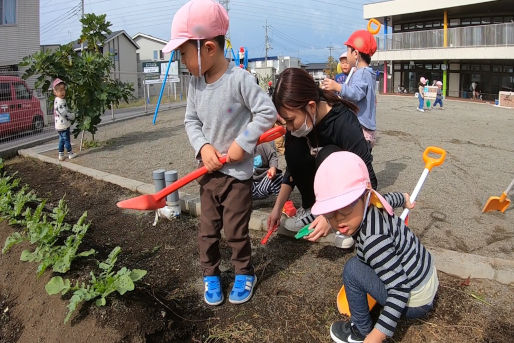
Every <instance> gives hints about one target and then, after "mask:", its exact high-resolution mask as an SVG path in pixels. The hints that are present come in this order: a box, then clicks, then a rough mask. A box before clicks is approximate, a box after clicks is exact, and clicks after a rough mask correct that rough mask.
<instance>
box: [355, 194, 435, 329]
mask: <svg viewBox="0 0 514 343" xmlns="http://www.w3.org/2000/svg"><path fill="white" fill-rule="evenodd" d="M384 198H385V199H386V200H387V202H388V203H389V204H391V206H392V207H393V208H395V207H401V206H403V205H404V203H405V198H404V196H403V194H402V193H388V194H385V195H384ZM357 257H358V258H359V259H360V260H362V261H363V262H364V263H366V264H368V265H369V266H370V267H371V268H373V269H374V271H375V272H376V274H377V275H378V277H379V278H380V280H382V281H383V282H384V285H385V288H386V290H387V299H386V303H385V306H384V309H383V311H382V313H381V314H380V316H379V318H378V321H377V323H376V324H375V328H376V329H378V330H380V331H381V332H383V333H384V334H386V335H387V336H389V337H390V336H392V335H393V332H394V330H395V328H396V324H397V322H398V319H400V317H401V316H402V313H403V312H404V310H405V307H406V306H407V301H408V300H409V296H410V292H411V290H413V289H415V288H417V287H418V286H421V285H423V284H424V283H426V282H427V281H428V278H429V277H430V275H431V274H430V271H431V270H432V268H433V266H432V264H433V261H432V256H431V255H430V253H429V252H428V251H427V250H426V249H425V247H424V246H423V244H421V242H420V240H419V239H418V238H417V237H416V236H415V235H414V233H413V232H412V231H411V230H410V229H409V228H408V227H407V226H405V223H404V222H403V221H402V220H401V219H400V217H397V216H396V215H393V216H390V215H389V214H388V213H387V212H386V211H385V210H383V209H379V208H377V207H375V206H373V205H370V206H369V207H368V210H367V212H366V216H365V218H364V220H363V222H362V224H361V226H360V231H359V233H358V236H357Z"/></svg>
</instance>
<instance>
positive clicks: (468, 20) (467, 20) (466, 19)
mask: <svg viewBox="0 0 514 343" xmlns="http://www.w3.org/2000/svg"><path fill="white" fill-rule="evenodd" d="M460 23H461V25H463V26H467V25H470V24H471V19H470V18H462V20H461V21H460Z"/></svg>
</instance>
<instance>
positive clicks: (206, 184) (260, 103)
mask: <svg viewBox="0 0 514 343" xmlns="http://www.w3.org/2000/svg"><path fill="white" fill-rule="evenodd" d="M228 24H229V20H228V14H227V12H226V10H225V9H224V8H223V7H222V6H221V5H220V4H219V3H218V2H215V1H212V0H192V1H189V2H188V3H186V4H185V5H184V6H182V7H181V8H180V9H179V10H178V11H177V13H176V14H175V16H174V17H173V23H172V25H171V40H170V41H169V42H168V44H167V45H166V46H165V47H164V49H163V52H164V53H167V52H170V51H172V50H175V49H178V50H179V51H180V54H181V57H182V62H183V63H185V65H186V67H187V69H188V70H189V72H190V73H191V74H192V76H193V77H192V78H191V81H190V83H189V92H188V94H189V96H188V98H187V108H186V115H185V121H184V123H185V128H186V132H187V135H188V137H189V141H190V143H191V145H192V146H193V148H194V150H195V157H196V158H197V159H198V160H200V161H201V162H202V163H203V164H204V165H205V166H206V167H207V169H208V170H209V174H207V175H205V176H203V177H202V178H200V179H199V183H200V201H201V208H202V214H201V216H200V228H199V232H198V245H199V251H200V264H201V267H202V270H203V276H204V278H203V281H204V284H205V292H204V300H205V302H206V303H207V304H209V305H219V304H221V303H222V302H223V300H224V295H223V290H222V287H221V280H220V270H219V265H220V260H221V256H220V251H219V240H220V238H221V228H223V229H224V232H225V239H226V241H227V244H228V245H229V246H230V248H231V249H232V258H231V261H232V264H233V265H234V269H235V274H236V276H235V282H234V285H233V288H232V291H231V292H230V296H229V301H230V302H231V303H235V304H240V303H244V302H246V301H248V300H250V298H251V296H252V294H253V290H254V286H255V283H256V282H257V278H256V276H255V273H254V268H253V265H252V261H251V255H252V251H251V244H250V236H249V233H248V222H249V220H250V213H251V211H252V195H251V187H252V175H253V158H252V157H253V153H254V150H255V146H256V144H257V140H258V139H259V137H260V135H261V134H262V133H264V132H265V131H266V130H268V129H270V128H271V127H272V126H273V124H274V123H275V121H276V119H277V112H276V110H275V107H274V106H273V103H272V102H271V99H270V98H269V97H268V96H267V95H266V93H265V92H264V91H263V90H262V89H261V88H260V87H259V85H257V84H256V83H255V79H254V77H253V76H252V74H250V73H248V72H247V71H246V70H244V69H241V68H239V67H236V66H235V65H234V63H229V62H228V61H227V60H226V59H225V57H224V47H225V34H226V32H227V30H228ZM223 155H226V156H227V164H226V165H223V164H222V163H220V161H219V158H220V157H221V156H223Z"/></svg>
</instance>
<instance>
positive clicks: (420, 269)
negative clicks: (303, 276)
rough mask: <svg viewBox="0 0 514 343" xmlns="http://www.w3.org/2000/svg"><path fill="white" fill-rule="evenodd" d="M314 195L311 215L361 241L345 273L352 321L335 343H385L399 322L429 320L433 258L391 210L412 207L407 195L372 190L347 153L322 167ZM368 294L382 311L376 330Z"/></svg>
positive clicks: (340, 325) (336, 329)
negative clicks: (403, 318)
mask: <svg viewBox="0 0 514 343" xmlns="http://www.w3.org/2000/svg"><path fill="white" fill-rule="evenodd" d="M314 193H315V194H316V203H315V204H314V206H312V213H313V214H315V215H323V216H324V217H325V218H326V219H327V220H328V221H329V222H330V224H331V226H332V228H334V229H335V230H337V231H339V232H340V233H342V234H344V235H350V236H353V237H354V238H355V240H356V241H357V243H356V251H357V256H354V257H352V258H350V260H348V262H346V264H345V266H344V269H343V284H344V287H345V291H346V298H347V300H348V305H349V307H350V312H351V318H350V321H348V322H345V321H336V322H334V323H333V324H332V326H331V327H330V336H331V337H332V339H333V340H334V342H338V343H343V342H344V343H346V342H364V341H366V342H382V341H383V340H384V339H386V337H391V336H392V335H393V333H394V330H395V328H396V324H397V322H398V320H399V319H400V317H402V316H405V317H407V318H419V317H423V316H425V315H426V314H427V313H428V312H429V311H430V310H431V309H432V307H433V301H434V297H435V295H436V293H437V288H438V285H439V281H438V279H437V272H436V269H435V266H434V260H433V258H432V255H431V254H430V253H429V252H428V250H427V249H426V248H425V247H424V246H423V244H421V242H420V240H419V239H418V238H417V237H416V236H415V235H414V233H413V232H412V231H411V230H410V229H409V228H408V227H407V226H406V225H405V222H404V221H403V220H401V219H400V218H399V217H397V216H396V215H395V214H394V213H393V207H400V206H404V207H407V208H412V207H413V205H412V204H411V203H410V199H409V195H408V194H407V193H403V194H402V193H388V194H385V195H384V196H381V195H380V194H379V193H377V192H376V191H375V190H373V189H372V188H371V184H370V179H369V174H368V170H367V169H366V164H364V161H363V160H362V159H361V158H360V157H359V156H357V155H355V154H354V153H351V152H349V151H341V152H334V153H332V154H330V155H329V156H328V157H327V158H326V159H325V160H324V161H323V162H322V163H321V165H320V166H319V168H318V171H317V172H316V176H315V178H314ZM367 294H370V295H371V296H372V297H373V298H374V299H375V300H376V301H377V302H378V303H379V304H380V305H382V306H383V309H382V312H381V314H380V316H379V317H378V320H377V322H376V323H375V325H373V322H372V320H371V317H370V314H369V309H368V300H367Z"/></svg>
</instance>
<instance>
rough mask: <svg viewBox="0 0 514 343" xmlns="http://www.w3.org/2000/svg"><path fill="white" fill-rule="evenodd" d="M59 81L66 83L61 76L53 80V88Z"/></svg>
mask: <svg viewBox="0 0 514 343" xmlns="http://www.w3.org/2000/svg"><path fill="white" fill-rule="evenodd" d="M59 83H65V82H64V81H63V80H61V79H60V78H56V79H55V80H54V81H53V82H52V89H54V88H55V86H57V85H58V84H59Z"/></svg>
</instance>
